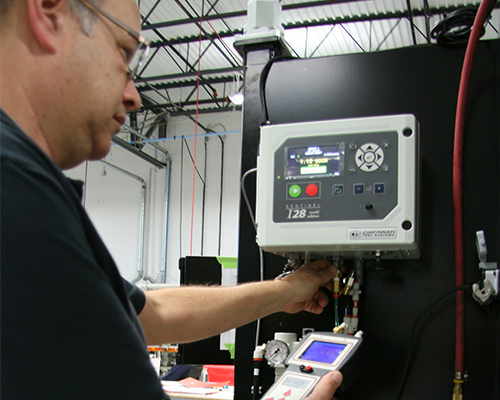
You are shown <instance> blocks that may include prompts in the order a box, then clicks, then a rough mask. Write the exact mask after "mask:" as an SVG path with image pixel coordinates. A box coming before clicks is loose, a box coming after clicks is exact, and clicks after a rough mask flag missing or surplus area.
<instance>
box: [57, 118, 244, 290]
mask: <svg viewBox="0 0 500 400" xmlns="http://www.w3.org/2000/svg"><path fill="white" fill-rule="evenodd" d="M199 122H200V123H201V124H203V125H204V126H206V127H207V128H211V129H213V130H214V131H216V132H217V133H221V136H220V137H221V139H222V140H223V141H224V165H223V185H222V221H221V241H220V254H219V216H220V213H219V208H220V193H221V140H220V139H219V138H218V137H217V136H210V137H207V138H205V137H203V134H204V131H203V130H202V129H201V128H198V135H200V136H198V138H197V146H196V164H197V168H198V171H199V173H200V174H201V175H202V177H203V176H204V174H205V172H204V169H205V144H206V193H205V211H204V218H203V219H202V209H203V207H202V206H203V200H202V199H203V184H202V182H201V180H200V178H199V177H198V174H196V175H195V196H194V218H193V224H192V225H193V229H192V234H191V213H192V205H193V196H192V193H193V163H192V161H191V158H190V156H189V153H188V147H189V149H190V151H191V154H192V155H193V156H194V142H195V139H194V138H188V139H186V141H187V145H186V144H184V146H182V140H181V137H182V136H187V137H189V136H194V134H195V124H194V122H192V121H191V120H189V119H188V118H185V117H176V118H170V120H169V122H168V128H167V136H168V138H169V140H166V141H163V142H159V143H158V144H159V145H161V146H162V147H163V148H165V149H166V150H167V151H168V153H169V156H170V159H171V175H170V179H171V182H170V196H169V202H170V206H169V207H170V211H169V216H168V221H169V223H168V243H167V248H166V250H167V265H166V282H167V283H174V284H178V283H179V269H178V260H179V258H180V257H184V256H186V255H193V256H197V255H207V256H213V255H215V256H216V255H221V256H230V257H236V256H237V253H238V222H239V197H240V184H239V180H240V156H241V112H237V111H235V112H232V113H220V114H211V115H200V116H199ZM225 131H226V132H228V134H225V135H222V132H225ZM174 136H175V137H176V139H175V140H173V139H172V138H173V137H174ZM205 142H206V143H205ZM182 147H184V149H183V154H184V155H183V156H182ZM150 149H151V147H150V146H148V150H147V151H148V153H149V154H151V155H155V153H154V152H152V151H150ZM155 157H156V158H157V159H158V160H160V161H165V160H164V158H162V156H161V153H159V152H157V153H156V155H155ZM181 159H182V165H181ZM104 160H105V161H106V162H109V163H111V164H113V165H116V166H117V167H119V168H121V169H123V170H126V171H128V172H130V173H132V174H134V175H137V176H139V177H141V178H142V179H143V180H144V181H145V183H146V220H145V241H144V260H143V265H144V268H145V272H146V274H147V275H148V276H150V277H152V278H154V279H155V280H156V281H157V282H160V271H161V270H162V261H163V260H164V251H165V247H164V246H163V239H164V237H165V233H164V230H163V218H164V204H165V201H164V199H165V197H164V196H165V182H166V179H165V178H166V172H167V171H166V169H165V168H162V169H160V168H156V167H154V166H153V165H152V164H150V163H148V162H146V161H144V160H142V159H140V158H139V157H137V156H135V155H133V154H132V153H130V152H128V151H126V150H124V149H123V148H121V147H119V146H117V145H113V146H112V148H111V151H110V153H109V155H108V156H107V157H106V158H105V159H104ZM65 174H66V175H67V176H69V177H70V178H74V179H80V180H83V181H85V182H86V185H85V199H84V201H85V208H86V210H87V212H88V214H89V216H90V218H91V219H92V221H93V223H94V224H95V226H96V228H97V230H98V232H99V234H100V235H101V237H102V238H103V240H104V242H105V243H106V245H107V247H108V249H109V250H110V252H111V254H112V256H113V258H114V259H115V261H116V263H117V265H118V268H119V269H120V272H121V274H122V275H123V276H124V277H125V278H126V279H128V280H132V279H134V278H135V277H137V275H138V269H139V268H140V265H139V247H140V246H139V240H140V235H139V231H140V218H141V182H140V181H139V180H136V179H134V178H131V177H129V176H127V175H125V174H123V173H122V172H119V171H117V170H115V169H114V168H111V167H109V166H106V165H105V164H103V163H101V162H99V161H95V162H89V163H85V164H82V165H80V166H78V167H77V168H74V169H72V170H68V171H65ZM181 177H182V180H181ZM202 220H204V227H203V231H204V234H203V236H202V225H203V223H202V222H203V221H202ZM202 240H203V251H202Z"/></svg>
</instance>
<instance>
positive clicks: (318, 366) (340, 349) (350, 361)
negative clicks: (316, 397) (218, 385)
mask: <svg viewBox="0 0 500 400" xmlns="http://www.w3.org/2000/svg"><path fill="white" fill-rule="evenodd" d="M362 341H363V339H362V338H361V337H357V336H349V335H344V334H339V333H332V332H312V333H309V334H308V335H307V336H305V337H304V338H303V339H302V340H301V342H300V343H299V344H298V346H297V347H296V348H295V350H293V351H292V352H291V354H290V355H289V357H288V359H287V360H286V361H285V365H286V366H287V367H288V368H287V369H286V370H285V372H284V373H283V374H282V375H281V377H280V378H279V379H278V380H277V381H276V382H275V383H274V384H273V385H272V386H271V388H270V389H269V390H268V391H267V392H266V394H265V395H264V396H263V397H262V398H261V400H278V399H283V398H285V399H293V400H302V399H305V398H306V397H307V396H308V395H309V394H310V393H311V391H312V390H313V389H314V387H315V386H316V384H317V383H318V382H319V380H320V379H321V378H322V377H323V376H324V375H325V374H327V373H328V372H331V371H336V370H340V371H341V372H343V374H344V376H348V375H351V373H350V372H349V371H348V370H346V369H354V368H355V364H356V360H355V359H356V357H355V355H359V352H358V350H359V348H360V346H361V344H362Z"/></svg>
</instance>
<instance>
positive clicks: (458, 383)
mask: <svg viewBox="0 0 500 400" xmlns="http://www.w3.org/2000/svg"><path fill="white" fill-rule="evenodd" d="M453 382H454V383H455V387H454V388H453V397H452V400H463V398H464V395H463V394H462V385H463V383H464V381H463V380H462V379H453Z"/></svg>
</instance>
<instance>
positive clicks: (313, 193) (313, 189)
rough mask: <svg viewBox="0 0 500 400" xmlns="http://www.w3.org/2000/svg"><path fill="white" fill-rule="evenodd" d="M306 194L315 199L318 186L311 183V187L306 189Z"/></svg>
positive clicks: (308, 186)
mask: <svg viewBox="0 0 500 400" xmlns="http://www.w3.org/2000/svg"><path fill="white" fill-rule="evenodd" d="M306 193H307V195H308V196H309V197H314V196H316V195H317V194H318V186H316V185H315V184H314V183H311V184H310V185H307V187H306Z"/></svg>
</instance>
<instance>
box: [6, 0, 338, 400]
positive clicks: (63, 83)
mask: <svg viewBox="0 0 500 400" xmlns="http://www.w3.org/2000/svg"><path fill="white" fill-rule="evenodd" d="M0 4H1V10H0V11H1V27H0V30H1V48H0V51H1V59H0V68H1V69H0V77H1V96H2V97H1V99H0V107H1V110H0V122H1V126H0V129H1V146H2V147H1V163H2V164H1V166H2V169H1V185H2V186H1V196H2V197H1V238H2V240H1V257H2V260H1V261H2V265H1V274H2V275H1V282H2V291H1V296H2V299H1V307H2V309H1V316H2V360H1V365H2V382H1V391H2V393H1V394H2V395H3V398H5V399H30V398H36V399H66V398H69V399H79V398H82V399H120V400H123V399H165V398H166V396H165V395H164V393H163V391H162V388H161V384H160V382H159V380H158V378H157V377H156V375H155V372H154V370H153V368H152V367H151V364H150V362H149V358H148V354H147V350H146V340H147V341H148V342H149V343H155V344H158V343H176V342H188V341H193V340H198V339H202V338H206V337H209V336H212V335H215V334H217V333H220V332H222V331H225V330H227V329H229V328H233V327H237V326H241V325H244V324H246V323H249V322H251V321H253V320H255V319H257V318H261V317H264V316H266V315H269V314H271V313H274V312H277V311H285V312H289V313H295V312H298V311H301V310H307V311H310V312H313V313H320V312H321V311H322V310H323V307H324V306H325V305H326V304H327V298H326V297H325V295H324V293H323V292H321V290H319V288H320V286H324V285H328V283H329V282H330V281H331V280H332V278H333V276H334V274H335V268H334V267H332V266H331V264H330V263H329V262H327V261H324V260H322V261H317V262H315V263H311V264H308V265H305V266H303V267H301V268H300V269H299V270H298V271H297V272H295V273H294V274H292V275H290V276H288V277H287V278H285V279H282V280H279V281H268V282H257V283H252V284H246V285H240V286H237V287H232V288H197V287H186V288H179V289H172V290H170V289H169V290H163V291H154V292H148V293H146V294H144V293H143V292H142V291H140V290H139V289H137V288H136V287H134V286H132V285H130V284H128V283H126V282H124V281H123V280H122V278H121V277H120V275H119V273H118V270H117V268H116V266H115V264H114V262H113V260H112V259H111V256H110V254H109V252H108V251H107V250H106V248H105V246H104V244H103V242H102V241H101V239H100V238H99V236H98V234H97V232H96V231H95V229H94V227H93V226H92V224H91V222H90V220H89V219H88V216H87V215H86V213H85V211H84V209H83V208H82V207H81V204H80V200H79V198H78V196H77V191H76V190H75V188H74V187H73V186H72V185H71V184H70V182H69V181H68V180H67V179H66V178H65V177H64V175H63V174H62V172H61V169H66V168H71V167H74V166H76V165H78V164H80V163H81V162H83V161H84V160H97V159H100V158H102V157H104V156H105V155H106V154H107V153H108V151H109V149H110V145H111V137H112V136H113V135H114V134H116V133H117V132H119V131H120V127H121V125H122V124H123V123H124V122H125V116H126V112H127V111H132V110H135V109H137V108H139V107H140V98H139V95H138V92H137V90H136V89H135V86H134V83H133V81H132V78H133V75H134V71H135V69H136V68H135V66H136V65H137V64H135V66H134V65H130V63H131V60H132V59H133V57H134V54H135V53H136V52H137V51H139V52H140V51H141V47H144V46H143V43H142V37H141V36H140V35H139V34H138V33H136V32H138V31H139V28H140V16H139V11H138V8H137V5H136V4H135V1H133V0H105V1H104V0H103V1H100V2H99V4H96V3H93V2H91V1H87V0H1V3H0ZM136 314H139V317H138V318H137V315H136ZM139 321H140V323H139ZM143 332H144V333H143ZM341 379H342V376H341V374H340V373H334V374H329V375H328V376H326V377H325V378H324V379H323V380H322V381H321V382H320V384H319V385H318V387H317V389H316V390H315V391H314V392H313V393H312V394H311V396H310V399H311V400H323V399H331V398H332V396H333V394H334V392H335V390H336V389H337V387H338V386H339V385H340V382H341Z"/></svg>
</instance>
